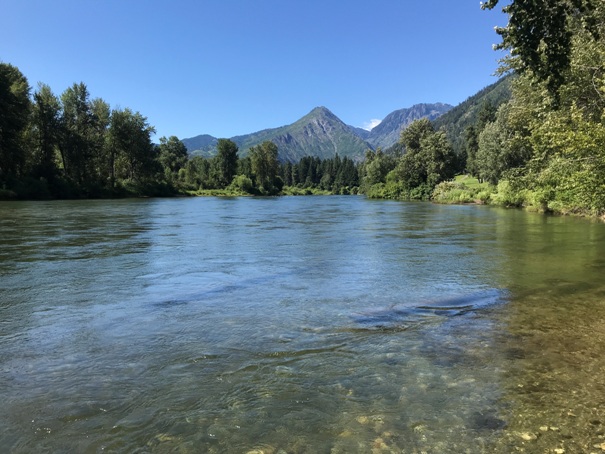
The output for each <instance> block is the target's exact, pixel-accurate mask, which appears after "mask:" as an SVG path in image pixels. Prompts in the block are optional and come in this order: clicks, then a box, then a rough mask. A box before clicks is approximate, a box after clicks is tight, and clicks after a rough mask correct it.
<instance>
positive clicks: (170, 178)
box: [158, 136, 188, 186]
mask: <svg viewBox="0 0 605 454" xmlns="http://www.w3.org/2000/svg"><path fill="white" fill-rule="evenodd" d="M187 160H188V155H187V148H186V147H185V145H184V144H183V142H181V141H180V140H179V139H178V137H176V136H170V138H168V139H167V138H166V137H162V138H160V146H159V154H158V161H159V163H160V164H161V166H162V168H163V170H164V177H165V178H166V181H167V182H168V183H169V184H171V185H172V186H178V184H179V180H180V179H181V178H179V176H182V178H183V179H186V176H187V173H186V172H184V173H182V174H180V173H179V172H180V170H181V169H183V168H184V167H185V165H186V164H187Z"/></svg>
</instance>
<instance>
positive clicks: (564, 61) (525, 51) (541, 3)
mask: <svg viewBox="0 0 605 454" xmlns="http://www.w3.org/2000/svg"><path fill="white" fill-rule="evenodd" d="M497 4H498V0H488V1H487V2H485V3H483V4H482V8H486V9H492V8H494V7H495V6H496V5H497ZM596 5H597V3H596V2H594V1H592V0H534V1H526V0H514V1H512V2H511V3H510V4H508V5H506V6H505V7H504V8H503V9H502V11H503V12H505V13H506V14H508V16H509V21H508V25H507V26H506V27H498V28H496V33H498V34H499V35H500V36H501V37H502V42H501V43H500V44H498V45H497V46H495V48H496V49H508V50H510V51H511V55H512V59H509V61H508V65H509V67H511V68H514V69H516V70H517V71H518V72H520V73H524V72H531V73H532V74H534V75H535V76H536V78H537V79H538V80H540V81H541V82H544V83H545V84H546V87H547V88H548V91H549V93H550V94H551V95H552V96H553V100H554V101H555V106H556V105H557V104H558V101H559V89H560V87H561V86H562V85H563V84H564V83H565V79H566V70H567V69H568V68H569V66H570V62H571V59H572V58H573V57H572V37H573V35H574V32H576V31H577V28H578V27H581V28H584V29H586V30H589V31H590V32H591V35H592V36H593V37H594V38H597V37H598V32H597V22H598V18H597V15H596V13H597V9H596Z"/></svg>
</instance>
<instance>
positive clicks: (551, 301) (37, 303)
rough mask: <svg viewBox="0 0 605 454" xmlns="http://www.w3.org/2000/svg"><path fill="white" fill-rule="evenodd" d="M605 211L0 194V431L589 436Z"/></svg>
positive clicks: (445, 442)
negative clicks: (566, 213) (593, 215)
mask: <svg viewBox="0 0 605 454" xmlns="http://www.w3.org/2000/svg"><path fill="white" fill-rule="evenodd" d="M604 277H605V224H603V223H599V222H593V221H588V220H583V219H575V218H569V217H553V216H545V215H540V214H535V213H528V212H523V211H518V210H504V209H497V208H491V207H480V206H441V205H433V204H428V203H403V202H389V201H375V200H367V199H365V198H363V197H358V196H342V197H340V196H330V197H280V198H184V199H141V200H110V201H52V202H3V203H0V403H1V405H2V409H1V410H0V452H3V453H34V452H35V453H45V452H49V453H50V452H52V453H72V452H78V453H80V452H82V453H97V452H118V453H122V452H123V453H167V452H170V453H173V452H175V453H256V454H259V453H265V454H285V453H334V454H336V453H483V452H486V453H487V452H498V453H499V452H501V453H509V452H530V453H533V452H536V453H537V452H540V453H542V452H554V453H563V452H565V453H574V452H578V453H584V452H597V453H598V452H605V280H604Z"/></svg>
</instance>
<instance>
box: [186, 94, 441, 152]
mask: <svg viewBox="0 0 605 454" xmlns="http://www.w3.org/2000/svg"><path fill="white" fill-rule="evenodd" d="M451 108H452V106H449V105H447V104H441V103H438V104H417V105H415V106H412V107H410V108H408V109H400V110H396V111H395V112H392V113H390V114H389V115H387V117H386V118H385V119H384V120H383V121H382V123H380V124H379V125H378V126H376V127H375V128H374V129H372V130H371V131H366V130H365V129H361V128H356V127H354V126H348V125H346V124H345V123H343V121H342V120H341V119H340V118H338V117H337V116H336V115H334V114H333V113H332V112H330V110H328V109H327V108H325V107H316V108H315V109H313V110H312V111H311V112H309V113H308V114H307V115H305V116H304V117H302V118H301V119H300V120H298V121H296V122H294V123H292V124H290V125H286V126H281V127H279V128H272V129H264V130H262V131H258V132H254V133H252V134H246V135H241V136H235V137H231V140H232V141H233V142H235V143H236V144H237V146H238V148H239V149H240V156H245V155H246V154H247V153H248V150H249V149H250V147H253V146H255V145H258V144H260V143H262V142H264V141H266V140H269V141H271V142H273V143H274V144H275V145H277V148H278V150H279V159H280V160H281V161H290V162H298V161H300V159H301V158H303V157H305V156H317V157H318V158H321V159H327V158H332V157H334V156H335V155H336V153H338V154H339V155H340V156H341V157H344V156H347V157H349V158H351V159H353V160H356V161H360V160H363V158H364V156H365V152H366V150H368V149H375V148H377V147H383V148H388V147H389V146H391V145H393V144H395V143H397V141H398V140H399V136H400V134H401V131H402V130H403V129H404V128H405V127H406V126H408V125H409V124H410V123H411V122H412V121H414V120H418V119H419V118H424V117H428V118H429V119H431V120H432V119H434V118H436V117H438V116H439V115H441V114H442V113H444V112H447V111H448V110H449V109H451ZM182 142H183V143H184V144H185V146H186V147H187V150H188V151H189V153H190V154H191V155H201V156H205V157H209V156H213V155H214V154H215V153H216V143H217V139H216V138H215V137H212V136H209V135H207V134H204V135H200V136H196V137H191V138H188V139H183V140H182Z"/></svg>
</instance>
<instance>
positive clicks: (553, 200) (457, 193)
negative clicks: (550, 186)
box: [431, 175, 605, 222]
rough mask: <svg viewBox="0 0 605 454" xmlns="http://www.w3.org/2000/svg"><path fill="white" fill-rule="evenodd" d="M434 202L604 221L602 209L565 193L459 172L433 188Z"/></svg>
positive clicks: (604, 216) (604, 215) (432, 198)
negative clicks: (493, 181)
mask: <svg viewBox="0 0 605 454" xmlns="http://www.w3.org/2000/svg"><path fill="white" fill-rule="evenodd" d="M431 201H432V202H434V203H441V204H479V205H494V206H501V207H505V208H522V209H525V210H527V211H533V212H537V213H543V214H557V215H563V216H569V215H572V216H580V217H586V218H592V219H599V220H601V221H603V222H605V212H604V211H603V210H594V211H588V210H584V209H581V208H578V207H576V206H574V205H572V204H570V203H569V201H568V200H566V198H565V194H562V193H560V192H558V193H555V192H552V193H545V192H540V191H532V190H531V189H528V188H525V187H519V186H515V185H513V184H511V183H510V182H509V181H508V180H502V181H500V182H499V183H498V184H497V185H496V186H494V185H491V184H489V183H486V182H479V181H478V180H477V179H476V178H473V177H471V176H469V175H458V176H456V178H455V179H454V180H453V181H444V182H442V183H440V184H438V185H437V186H436V187H435V189H434V190H433V193H432V196H431Z"/></svg>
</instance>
